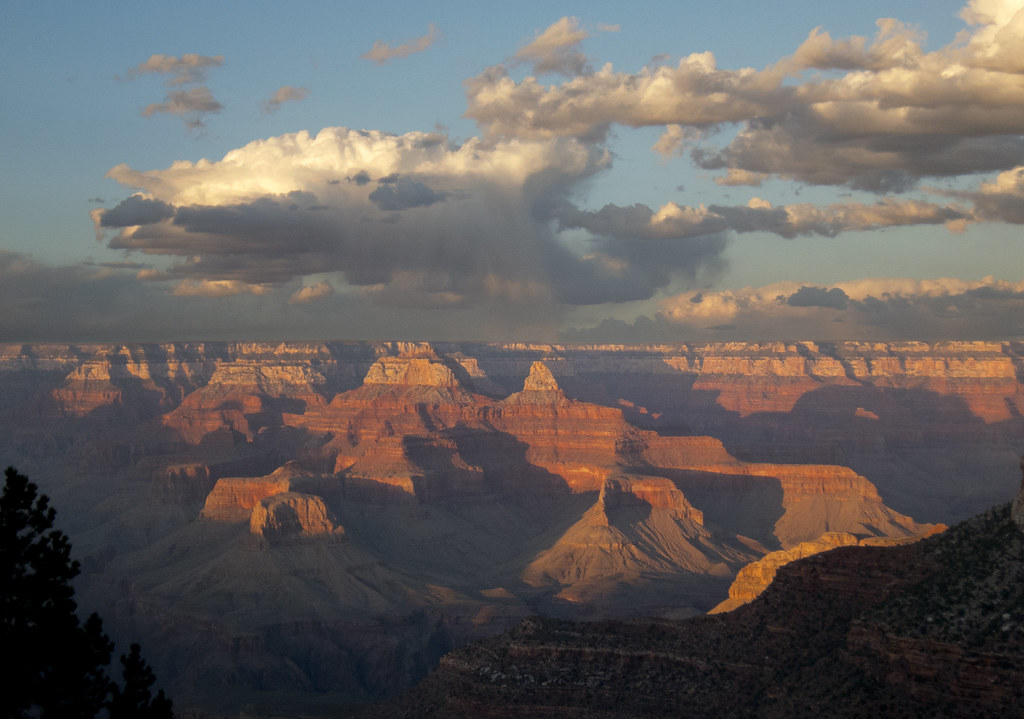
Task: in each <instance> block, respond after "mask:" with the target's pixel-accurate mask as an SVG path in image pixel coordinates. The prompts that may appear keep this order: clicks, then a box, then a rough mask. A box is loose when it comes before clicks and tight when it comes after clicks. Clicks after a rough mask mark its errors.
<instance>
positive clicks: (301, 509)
mask: <svg viewBox="0 0 1024 719" xmlns="http://www.w3.org/2000/svg"><path fill="white" fill-rule="evenodd" d="M249 531H250V532H251V533H252V534H255V535H257V536H259V537H262V538H264V539H266V540H267V541H269V542H271V543H281V542H286V541H290V540H298V539H313V538H321V537H322V538H337V537H340V536H341V535H343V534H344V533H345V530H344V529H343V528H342V527H341V526H339V525H338V524H337V523H336V521H335V520H334V517H333V515H332V514H331V512H330V510H328V508H327V505H326V504H325V503H324V500H323V498H322V497H318V496H316V495H312V494H303V493H301V492H282V493H280V494H274V495H271V496H269V497H266V498H264V499H261V500H260V501H259V502H257V503H256V505H255V506H254V507H253V508H252V514H251V515H250V517H249Z"/></svg>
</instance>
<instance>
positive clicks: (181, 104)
mask: <svg viewBox="0 0 1024 719" xmlns="http://www.w3.org/2000/svg"><path fill="white" fill-rule="evenodd" d="M223 109H224V106H223V105H221V104H220V103H219V102H217V100H215V99H214V97H213V95H212V94H210V90H209V88H207V87H202V86H200V87H193V88H190V89H188V90H176V91H174V92H170V93H168V94H167V97H165V98H164V101H163V102H154V103H151V104H149V105H147V106H146V109H144V110H143V111H142V116H143V117H152V116H153V115H155V114H157V113H167V114H168V115H190V116H192V119H191V120H190V121H189V126H190V127H202V126H203V122H202V121H201V120H200V119H199V116H201V115H205V114H208V113H215V112H220V111H221V110H223Z"/></svg>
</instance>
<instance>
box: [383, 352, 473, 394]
mask: <svg viewBox="0 0 1024 719" xmlns="http://www.w3.org/2000/svg"><path fill="white" fill-rule="evenodd" d="M363 384H392V385H413V386H422V387H452V388H454V387H458V386H459V380H458V379H457V378H456V377H455V373H454V372H452V371H451V369H450V368H449V367H448V366H447V365H445V364H444V363H443V362H440V361H438V360H437V359H435V358H431V357H405V356H400V357H381V358H380V359H378V360H377V361H376V362H374V363H373V364H372V365H370V369H369V371H368V372H367V373H366V378H365V379H364V380H363Z"/></svg>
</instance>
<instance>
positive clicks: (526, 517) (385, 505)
mask: <svg viewBox="0 0 1024 719" xmlns="http://www.w3.org/2000/svg"><path fill="white" fill-rule="evenodd" d="M1022 355H1024V346H1022V345H1020V344H1019V343H1011V342H1006V343H944V344H933V345H925V344H918V343H901V344H885V345H882V344H856V343H839V344H829V345H825V344H815V343H809V342H803V343H772V344H718V345H704V346H691V345H685V344H681V345H658V346H625V347H623V346H571V347H570V346H559V345H541V344H536V345H528V344H521V345H483V344H454V343H401V342H382V343H336V342H325V343H241V342H237V343H176V344H165V345H155V344H154V345H6V346H2V347H0V425H2V426H3V429H4V432H3V433H0V447H2V448H3V450H4V454H5V459H6V461H7V462H8V463H10V464H15V465H16V466H18V467H19V469H20V470H22V471H24V472H25V473H27V474H29V475H30V476H32V477H33V479H34V480H37V481H38V482H39V483H40V485H41V486H42V487H43V489H44V490H45V491H47V493H49V494H50V495H51V496H52V497H53V499H54V501H55V503H56V504H57V505H58V506H60V507H62V508H64V507H67V508H68V509H67V510H64V511H63V512H62V520H63V521H65V522H66V525H65V526H66V529H67V531H69V533H70V534H71V536H72V539H73V541H74V546H75V548H76V550H78V551H79V552H81V560H82V563H83V566H84V567H85V570H86V571H85V573H84V575H83V590H82V591H83V597H85V599H86V601H87V606H89V607H90V608H95V609H99V610H100V611H101V613H102V614H103V615H104V616H105V617H110V619H109V620H108V621H109V623H110V625H111V630H112V631H115V632H117V633H118V634H119V636H130V637H134V638H138V639H143V640H145V642H144V643H145V644H146V645H147V647H148V646H149V644H150V642H151V643H152V644H153V645H154V646H155V647H156V649H155V650H154V652H153V656H154V663H155V664H156V668H157V670H158V673H159V674H160V676H161V677H167V678H168V680H169V681H170V682H171V688H174V689H175V690H176V691H175V695H176V696H181V697H185V698H186V699H185V700H184V701H186V703H185V704H183V705H181V706H183V707H188V706H193V705H194V706H195V707H204V706H208V702H210V701H212V699H211V697H216V696H218V691H220V689H219V688H220V687H223V686H227V685H230V686H237V687H238V694H239V696H243V695H245V694H246V692H249V691H250V690H251V691H258V692H261V693H269V694H274V693H277V694H281V695H282V696H284V695H286V696H288V697H289V701H291V700H293V699H295V698H296V697H301V696H302V695H303V694H305V693H318V692H333V693H336V694H338V695H339V696H345V697H349V698H351V697H366V696H371V695H375V694H378V693H380V692H386V691H397V690H398V689H400V688H402V687H403V686H406V685H408V683H410V682H411V681H413V679H415V678H416V677H418V676H422V675H423V674H424V673H425V672H426V671H427V670H428V669H429V668H430V667H431V666H432V665H433V663H435V662H436V661H437V659H438V658H439V657H440V656H441V655H442V654H443V653H444V652H445V651H447V650H448V649H450V648H451V647H452V646H454V645H457V644H460V643H463V642H465V641H467V640H469V639H472V638H476V637H480V636H485V635H487V634H491V633H493V632H495V631H497V630H499V629H502V628H504V627H507V626H509V625H511V624H512V623H515V622H517V621H519V620H520V619H521V618H522V617H523V616H525V615H527V614H529V613H531V612H538V611H542V612H545V613H548V614H553V615H557V616H564V617H614V616H639V615H656V616H661V617H680V616H686V615H694V614H700V613H703V612H706V611H707V610H708V609H710V608H712V607H713V606H715V605H716V604H718V603H719V602H721V601H722V600H723V599H724V598H725V597H726V594H727V590H728V586H729V584H730V582H731V581H732V579H733V578H734V576H735V575H736V573H737V572H739V571H740V570H741V568H742V567H744V566H746V565H747V564H749V563H750V562H753V561H756V560H758V559H760V558H762V557H764V556H765V555H766V554H768V553H769V552H773V551H779V550H787V549H791V548H794V547H798V546H799V545H800V544H801V543H802V542H807V541H811V540H814V539H816V538H818V537H820V536H821V535H822V534H824V533H828V532H840V533H848V534H849V535H852V536H854V537H856V539H857V541H858V543H860V542H862V541H865V540H869V539H871V538H873V537H890V538H897V539H901V538H905V537H910V536H914V535H919V534H921V533H926V532H928V531H929V530H930V528H931V527H932V525H933V524H934V523H936V522H950V521H953V520H955V519H959V518H961V517H963V516H965V515H966V514H968V513H970V512H971V511H973V510H974V508H976V507H977V506H979V505H981V506H988V505H990V504H993V503H995V502H996V501H1000V500H1001V499H1002V498H1004V497H1006V496H1008V492H1009V491H1010V489H1015V488H1016V486H1017V481H1018V478H1017V476H1016V473H1015V472H1014V471H1013V469H1012V468H1013V466H1014V465H1015V463H1016V458H1017V456H1019V454H1020V452H1021V448H1020V446H1019V443H1020V437H1021V436H1024V420H1022V419H1021V411H1020V410H1021V408H1022V407H1024V403H1022V399H1021V398H1022V389H1021V387H1022V384H1021V376H1022V374H1024V364H1022ZM1007 466H1009V467H1010V470H1009V471H1007V469H1006V467H1007ZM196 627H199V628H200V631H201V632H202V633H204V634H205V635H208V636H210V637H212V638H213V639H211V642H212V646H216V647H217V649H216V650H215V651H214V650H211V651H210V652H205V651H204V648H203V647H202V646H200V645H198V644H193V643H191V642H189V641H188V640H187V639H185V638H186V637H189V636H192V634H194V633H195V631H196ZM147 652H148V650H147ZM325 666H330V667H334V668H333V669H330V670H328V669H324V667H325ZM188 701H191V702H193V704H188V703H187V702H188Z"/></svg>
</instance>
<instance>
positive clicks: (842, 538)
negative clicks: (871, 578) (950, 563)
mask: <svg viewBox="0 0 1024 719" xmlns="http://www.w3.org/2000/svg"><path fill="white" fill-rule="evenodd" d="M943 529H945V528H944V527H939V528H934V529H932V530H930V531H929V534H934V533H935V532H936V531H942V530H943ZM924 536H925V535H920V536H912V537H900V538H898V537H860V538H858V537H856V536H855V535H853V534H850V533H849V532H825V533H824V534H823V535H821V536H820V537H818V538H817V539H814V540H811V541H809V542H800V544H798V545H796V546H795V547H791V548H789V549H781V550H779V551H777V552H769V553H768V554H766V555H765V556H763V557H761V558H760V559H758V560H757V561H756V562H751V563H750V564H748V565H747V566H745V567H743V568H742V569H740V571H739V572H738V573H737V574H736V579H734V580H733V582H732V584H731V585H730V586H729V598H728V599H726V600H724V601H723V602H722V603H721V604H719V605H718V606H716V607H715V608H714V609H712V610H711V611H710V612H708V614H721V613H722V612H731V611H732V610H733V609H736V608H737V607H740V606H742V605H744V604H747V603H748V602H751V601H753V600H754V599H756V598H757V597H758V596H760V594H761V592H763V591H764V590H765V589H767V588H768V585H770V584H771V583H772V580H773V579H775V575H776V573H777V572H778V571H779V568H780V567H783V566H785V565H787V564H789V563H790V562H795V561H796V560H798V559H803V558H804V557H810V556H813V555H815V554H819V553H821V552H828V551H831V550H833V549H835V548H836V547H855V546H871V547H879V546H895V545H897V544H906V543H909V542H916V541H918V540H920V539H923V538H924Z"/></svg>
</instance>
